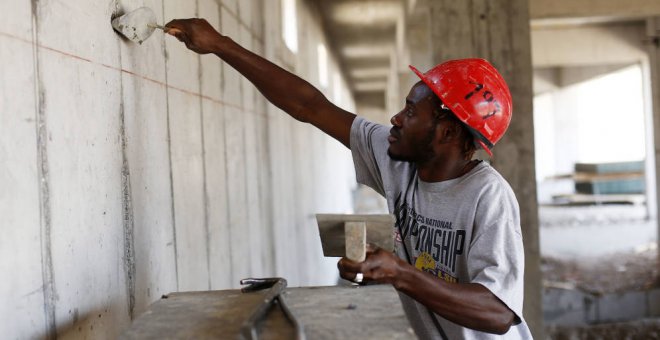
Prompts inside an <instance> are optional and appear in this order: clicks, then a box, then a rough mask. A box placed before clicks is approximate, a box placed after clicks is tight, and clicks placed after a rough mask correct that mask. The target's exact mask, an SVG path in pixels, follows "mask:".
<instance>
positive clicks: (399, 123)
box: [387, 81, 436, 162]
mask: <svg viewBox="0 0 660 340" xmlns="http://www.w3.org/2000/svg"><path fill="white" fill-rule="evenodd" d="M434 96H435V94H433V92H432V91H431V89H430V88H429V87H428V86H426V84H424V83H423V82H421V81H420V82H418V83H417V84H415V86H413V87H412V89H410V93H409V94H408V96H407V97H406V106H405V107H404V108H403V110H401V111H400V112H399V113H397V114H396V115H394V117H392V119H391V120H390V122H391V123H392V125H393V127H392V129H391V130H390V136H389V137H388V141H389V143H390V147H389V149H388V150H387V154H388V155H389V156H390V157H391V158H392V159H395V160H400V161H408V162H422V161H425V160H428V159H429V158H431V157H433V153H434V151H433V140H434V136H435V129H436V124H435V121H434V119H433V109H434V107H433V103H434V100H433V98H434Z"/></svg>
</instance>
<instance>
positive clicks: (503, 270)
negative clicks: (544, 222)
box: [467, 185, 525, 318]
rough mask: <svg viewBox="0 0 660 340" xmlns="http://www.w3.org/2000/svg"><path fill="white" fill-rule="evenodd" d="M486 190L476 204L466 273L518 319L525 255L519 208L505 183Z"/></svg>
mask: <svg viewBox="0 0 660 340" xmlns="http://www.w3.org/2000/svg"><path fill="white" fill-rule="evenodd" d="M491 189H492V188H491ZM487 191H488V192H489V193H488V194H487V195H486V197H481V199H480V203H479V204H478V207H477V216H476V221H475V224H476V225H475V229H474V235H473V238H472V241H471V245H470V250H469V253H468V258H467V261H468V275H469V277H470V282H472V283H479V284H481V285H483V286H485V287H486V288H488V290H490V291H491V292H492V293H493V294H494V295H495V296H497V297H498V298H499V299H500V300H501V301H502V302H504V304H506V305H507V307H509V309H511V310H512V311H513V312H514V313H515V314H516V315H517V316H518V317H519V318H522V307H523V296H524V267H525V254H524V250H523V240H522V234H521V231H520V218H519V214H520V213H519V208H518V205H517V203H516V200H515V196H513V192H512V191H511V190H510V188H509V187H508V185H506V186H503V185H499V186H497V185H496V186H495V189H494V190H487Z"/></svg>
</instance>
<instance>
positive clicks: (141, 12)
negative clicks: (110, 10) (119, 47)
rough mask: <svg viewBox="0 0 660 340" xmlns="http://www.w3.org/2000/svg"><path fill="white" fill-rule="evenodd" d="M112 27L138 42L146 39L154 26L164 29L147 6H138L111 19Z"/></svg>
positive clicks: (154, 28) (152, 31)
mask: <svg viewBox="0 0 660 340" xmlns="http://www.w3.org/2000/svg"><path fill="white" fill-rule="evenodd" d="M112 28H114V29H115V31H117V32H119V33H121V35H123V36H125V37H126V38H127V39H128V40H131V41H133V42H136V43H138V44H142V43H143V42H144V41H145V40H147V38H149V37H150V36H151V34H152V33H154V31H155V30H156V28H158V29H161V30H165V27H163V26H161V25H158V24H157V23H156V14H155V13H154V11H152V10H151V8H148V7H140V8H138V9H136V10H134V11H131V12H128V13H126V14H124V15H122V16H118V17H116V18H114V19H112Z"/></svg>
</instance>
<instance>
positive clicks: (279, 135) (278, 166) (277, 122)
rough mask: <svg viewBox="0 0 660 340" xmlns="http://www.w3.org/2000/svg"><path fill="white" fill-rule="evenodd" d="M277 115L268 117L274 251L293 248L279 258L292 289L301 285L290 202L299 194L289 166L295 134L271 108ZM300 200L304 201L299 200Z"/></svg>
mask: <svg viewBox="0 0 660 340" xmlns="http://www.w3.org/2000/svg"><path fill="white" fill-rule="evenodd" d="M269 108H270V109H269V110H272V111H273V112H274V113H273V115H271V116H269V118H268V137H269V145H270V149H271V151H270V154H269V159H270V164H271V171H272V181H271V188H272V189H271V190H272V193H273V200H272V207H273V208H272V209H273V235H274V238H273V248H274V249H278V250H279V249H284V248H289V249H291V251H290V252H279V251H278V252H277V253H276V255H275V259H274V260H275V261H274V262H275V269H276V275H279V276H284V277H286V278H287V281H289V285H290V286H297V285H299V281H300V280H299V275H298V266H297V260H298V259H297V255H298V251H297V249H298V243H297V240H296V232H295V230H294V228H293V226H294V225H295V209H294V205H293V204H290V202H295V201H294V199H295V195H296V194H297V192H296V191H295V188H293V182H294V179H293V174H292V172H291V171H290V167H289V165H290V164H292V163H291V162H292V155H291V154H292V150H291V148H289V147H288V146H289V145H292V139H291V133H290V132H291V131H290V129H289V126H288V124H287V121H288V120H290V119H291V118H289V117H285V114H284V113H282V112H281V111H280V110H279V109H276V108H275V107H274V106H272V105H269ZM298 199H300V198H298Z"/></svg>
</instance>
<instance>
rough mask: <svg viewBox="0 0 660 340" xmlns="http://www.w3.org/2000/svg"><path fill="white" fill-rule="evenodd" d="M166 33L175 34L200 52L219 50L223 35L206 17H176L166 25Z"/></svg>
mask: <svg viewBox="0 0 660 340" xmlns="http://www.w3.org/2000/svg"><path fill="white" fill-rule="evenodd" d="M165 33H168V34H170V35H173V36H175V37H176V38H177V39H179V41H181V42H183V43H184V44H186V47H188V48H189V49H190V50H192V51H195V52H197V53H199V54H207V53H214V52H217V51H218V50H219V47H218V42H219V41H220V38H222V35H221V34H220V33H218V31H216V30H215V29H214V28H213V26H211V24H209V23H208V21H206V20H204V19H174V20H172V21H170V22H168V23H167V24H166V25H165Z"/></svg>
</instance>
